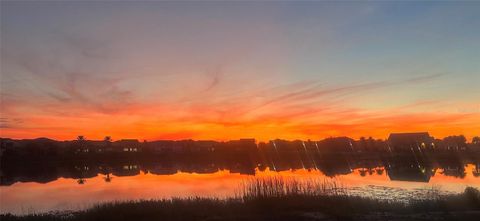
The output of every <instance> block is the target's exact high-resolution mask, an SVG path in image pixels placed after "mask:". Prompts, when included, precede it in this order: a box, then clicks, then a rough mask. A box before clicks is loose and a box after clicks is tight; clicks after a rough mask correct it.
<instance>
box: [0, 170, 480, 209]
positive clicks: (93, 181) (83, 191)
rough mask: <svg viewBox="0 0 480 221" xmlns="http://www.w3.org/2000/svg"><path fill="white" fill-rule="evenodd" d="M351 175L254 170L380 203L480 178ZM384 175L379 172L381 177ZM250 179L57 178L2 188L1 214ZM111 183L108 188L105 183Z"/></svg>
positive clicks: (197, 192)
mask: <svg viewBox="0 0 480 221" xmlns="http://www.w3.org/2000/svg"><path fill="white" fill-rule="evenodd" d="M365 170H366V169H355V170H353V171H352V173H350V174H346V175H338V176H335V177H333V178H330V177H327V176H325V175H324V174H323V173H322V172H320V171H318V170H305V169H299V170H287V171H281V172H275V171H271V170H269V169H266V170H264V171H260V170H256V173H255V175H256V176H257V177H268V176H282V177H286V178H300V179H303V178H305V179H311V178H315V179H320V180H323V179H324V180H325V181H335V182H336V183H338V184H339V185H341V186H343V187H348V188H350V191H349V193H350V194H353V195H360V194H361V195H365V196H375V197H380V198H384V199H389V198H393V197H395V198H398V197H404V198H408V197H412V196H418V195H421V193H425V191H427V190H429V189H432V188H435V189H440V190H441V191H443V192H461V191H463V190H464V189H465V187H467V186H474V187H480V177H475V176H474V175H473V172H474V170H475V166H474V165H473V164H468V165H466V167H465V173H466V174H465V176H464V177H463V178H462V177H454V176H448V175H446V174H445V173H444V171H443V169H438V170H436V171H435V173H434V174H433V176H432V177H431V178H430V180H429V182H428V183H426V182H408V181H392V180H390V178H389V176H388V174H387V171H385V170H384V169H383V168H381V167H378V168H373V169H370V171H368V170H367V171H365ZM382 171H383V172H382ZM248 178H252V176H251V175H245V174H240V173H230V171H228V170H221V171H218V172H215V173H209V174H198V173H185V172H180V171H179V172H178V173H176V174H173V175H154V174H151V173H143V172H142V173H140V174H138V175H135V176H113V175H112V176H109V177H106V176H105V175H103V174H99V175H98V176H96V177H93V178H87V179H85V180H84V183H83V184H82V185H79V183H78V179H70V178H68V179H67V178H59V179H57V180H55V181H52V182H49V183H46V184H41V183H35V182H25V183H21V182H18V183H15V184H13V185H11V186H2V187H0V193H1V197H0V200H1V205H2V206H1V212H2V213H4V212H12V213H29V212H39V211H47V210H52V209H56V210H65V209H73V210H76V209H81V208H85V207H88V206H91V205H92V204H95V203H98V202H105V201H113V200H130V199H158V198H170V197H188V196H206V197H227V196H233V195H234V194H235V193H236V192H237V190H238V187H239V185H240V183H241V182H242V181H244V180H245V179H248ZM108 179H111V180H110V182H106V180H108Z"/></svg>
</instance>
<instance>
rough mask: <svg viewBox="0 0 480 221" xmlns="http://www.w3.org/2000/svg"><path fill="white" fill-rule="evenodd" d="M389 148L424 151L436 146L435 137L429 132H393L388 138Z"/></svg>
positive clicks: (394, 150) (397, 150) (398, 150)
mask: <svg viewBox="0 0 480 221" xmlns="http://www.w3.org/2000/svg"><path fill="white" fill-rule="evenodd" d="M387 144H388V148H389V149H390V151H393V152H402V151H415V152H417V151H424V150H431V149H434V148H435V144H434V143H433V137H431V136H430V134H428V132H420V133H392V134H390V136H389V137H388V140H387Z"/></svg>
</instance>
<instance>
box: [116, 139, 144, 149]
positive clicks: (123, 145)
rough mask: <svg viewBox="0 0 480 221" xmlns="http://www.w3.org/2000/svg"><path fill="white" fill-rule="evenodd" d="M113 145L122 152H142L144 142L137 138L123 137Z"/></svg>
mask: <svg viewBox="0 0 480 221" xmlns="http://www.w3.org/2000/svg"><path fill="white" fill-rule="evenodd" d="M113 146H114V147H115V149H116V150H117V151H121V152H141V151H142V143H140V142H139V141H138V140H137V139H122V140H118V141H115V142H113Z"/></svg>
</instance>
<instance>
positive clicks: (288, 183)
mask: <svg viewBox="0 0 480 221" xmlns="http://www.w3.org/2000/svg"><path fill="white" fill-rule="evenodd" d="M347 194H348V191H347V188H345V187H343V186H342V185H341V184H340V183H339V182H337V181H330V180H326V179H320V178H318V179H317V178H302V179H299V178H286V177H282V176H273V177H264V178H250V179H247V180H245V181H244V182H242V183H241V184H240V187H239V193H237V198H241V199H244V200H251V199H265V198H279V197H286V196H310V197H314V196H332V195H336V196H339V195H343V196H345V195H347Z"/></svg>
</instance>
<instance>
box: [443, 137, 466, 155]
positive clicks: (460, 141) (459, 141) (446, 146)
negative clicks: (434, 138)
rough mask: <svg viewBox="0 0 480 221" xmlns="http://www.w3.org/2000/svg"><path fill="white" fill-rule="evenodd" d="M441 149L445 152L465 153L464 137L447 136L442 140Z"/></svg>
mask: <svg viewBox="0 0 480 221" xmlns="http://www.w3.org/2000/svg"><path fill="white" fill-rule="evenodd" d="M441 144H442V145H441V146H440V147H441V149H442V150H447V151H465V150H467V148H468V145H467V139H466V138H465V136H463V135H460V136H448V137H445V138H443V140H442V142H441Z"/></svg>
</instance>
